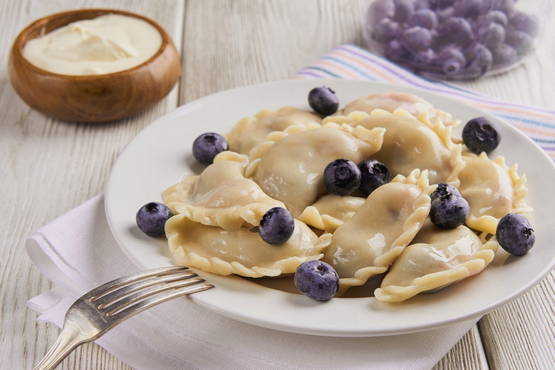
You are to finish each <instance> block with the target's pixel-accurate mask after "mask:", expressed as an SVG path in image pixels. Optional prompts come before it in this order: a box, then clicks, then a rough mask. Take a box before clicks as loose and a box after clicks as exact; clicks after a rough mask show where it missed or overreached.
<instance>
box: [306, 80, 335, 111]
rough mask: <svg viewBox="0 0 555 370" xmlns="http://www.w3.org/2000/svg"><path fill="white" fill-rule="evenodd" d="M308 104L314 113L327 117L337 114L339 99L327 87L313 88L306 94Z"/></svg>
mask: <svg viewBox="0 0 555 370" xmlns="http://www.w3.org/2000/svg"><path fill="white" fill-rule="evenodd" d="M308 104H309V105H310V107H311V108H312V109H314V111H315V112H317V113H319V114H321V115H322V116H329V115H331V114H334V113H335V112H337V108H339V98H338V97H337V95H335V91H333V90H332V89H330V88H329V87H326V86H322V87H315V88H314V89H312V90H310V92H309V93H308Z"/></svg>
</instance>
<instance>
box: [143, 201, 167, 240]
mask: <svg viewBox="0 0 555 370" xmlns="http://www.w3.org/2000/svg"><path fill="white" fill-rule="evenodd" d="M171 216H172V213H171V211H170V209H169V208H168V207H166V206H165V205H163V204H162V203H156V202H151V203H147V204H145V205H144V206H142V207H141V208H140V209H139V211H138V212H137V216H136V217H135V219H136V221H137V226H139V229H141V231H142V232H144V233H145V234H146V235H148V236H162V235H164V226H165V225H166V221H167V220H168V219H169V218H170V217H171Z"/></svg>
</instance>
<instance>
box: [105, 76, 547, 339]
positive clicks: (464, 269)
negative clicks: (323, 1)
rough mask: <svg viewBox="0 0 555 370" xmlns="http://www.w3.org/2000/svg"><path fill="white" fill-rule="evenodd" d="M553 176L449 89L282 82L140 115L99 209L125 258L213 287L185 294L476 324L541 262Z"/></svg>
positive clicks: (282, 311)
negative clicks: (185, 270)
mask: <svg viewBox="0 0 555 370" xmlns="http://www.w3.org/2000/svg"><path fill="white" fill-rule="evenodd" d="M553 183H555V168H554V165H553V162H552V161H551V159H550V158H549V157H548V156H547V155H546V154H545V153H544V152H543V151H542V149H540V148H539V147H538V146H537V145H536V144H535V143H534V142H533V141H532V140H530V139H529V138H528V137H526V136H525V135H524V134H522V133H521V132H519V131H518V130H517V129H516V128H514V127H512V126H510V125H509V124H507V123H506V122H504V121H503V120H501V119H499V118H497V117H495V116H492V115H491V114H488V113H486V112H484V111H482V110H480V109H478V108H476V107H472V106H469V105H466V104H464V103H462V102H460V101H457V100H454V99H453V98H450V97H445V96H442V95H439V94H435V93H430V92H427V91H421V90H418V89H415V88H410V87H405V86H400V85H391V84H385V83H375V82H366V81H349V80H325V79H311V80H287V81H276V82H270V83H265V84H261V85H253V86H247V87H242V88H237V89H232V90H227V91H223V92H220V93H217V94H214V95H210V96H207V97H204V98H201V99H199V100H196V101H193V102H191V103H188V104H186V105H184V106H182V107H180V108H178V109H177V110H175V111H174V112H172V113H170V114H167V115H165V116H163V117H161V118H159V119H158V120H156V121H155V122H153V123H152V124H151V125H150V126H148V127H147V128H145V129H144V130H143V131H142V132H141V133H140V134H139V135H138V136H137V137H136V138H135V139H134V140H133V141H132V142H131V143H130V144H129V145H128V146H127V148H126V149H125V150H124V151H123V152H122V153H121V155H120V156H119V158H118V160H117V161H116V163H115V164H114V167H113V169H112V173H111V175H110V178H109V180H108V182H107V185H106V189H105V208H106V214H107V219H108V223H109V225H110V229H111V231H112V233H113V235H114V237H115V239H116V241H117V242H118V244H119V246H120V247H121V248H122V250H123V251H124V252H125V254H126V255H127V256H128V257H129V258H130V259H131V260H132V261H133V262H134V263H135V264H136V265H137V266H139V267H141V268H145V269H146V268H156V267H162V266H169V265H182V266H188V267H190V268H191V269H193V270H194V271H195V272H196V273H197V274H199V275H200V276H202V277H203V278H205V279H206V280H208V281H210V282H211V283H213V284H214V285H215V286H216V288H215V289H211V290H208V291H205V292H201V293H199V294H194V295H192V296H191V297H190V298H191V300H192V301H193V302H195V303H196V304H199V305H201V306H204V307H206V308H208V309H211V310H214V311H216V312H218V313H220V314H222V315H225V316H227V317H230V318H233V319H236V320H240V321H243V322H247V323H250V324H253V325H258V326H262V327H266V328H271V329H276V330H283V331H289V332H296V333H303V334H312V335H325V336H346V337H357V336H359V337H371V336H383V335H395V334H403V333H411V332H417V331H423V330H429V329H432V328H437V327H441V326H445V325H448V324H450V323H454V322H458V321H463V320H471V319H477V318H478V317H480V316H481V315H483V314H485V313H487V312H489V311H491V310H493V309H494V308H496V307H498V306H499V305H502V304H504V303H506V302H508V301H509V300H511V299H514V298H515V297H517V296H519V295H520V294H522V293H524V292H525V291H527V290H528V289H530V288H531V287H533V286H534V285H535V284H536V283H537V282H538V281H539V280H540V279H541V278H542V277H544V276H545V275H546V274H547V273H548V272H549V271H550V270H551V269H552V268H553V266H554V264H555V249H553V248H552V246H551V244H550V241H552V240H555V228H553V227H552V225H550V219H551V217H552V213H553V210H555V198H554V197H553V196H552V193H551V191H550V187H551V186H550V184H553ZM176 304H191V303H189V302H187V301H185V300H182V301H178V302H177V303H176Z"/></svg>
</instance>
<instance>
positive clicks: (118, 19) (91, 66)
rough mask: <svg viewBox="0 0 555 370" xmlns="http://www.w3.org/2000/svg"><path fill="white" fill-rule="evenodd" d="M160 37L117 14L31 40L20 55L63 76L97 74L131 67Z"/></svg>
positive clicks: (155, 47)
mask: <svg viewBox="0 0 555 370" xmlns="http://www.w3.org/2000/svg"><path fill="white" fill-rule="evenodd" d="M161 45H162V36H161V35H160V32H159V31H158V30H157V29H156V28H155V27H154V26H152V25H151V24H150V23H148V22H146V21H144V20H142V19H140V18H136V17H130V16H125V15H119V14H107V15H102V16H99V17H97V18H94V19H87V20H81V21H76V22H73V23H70V24H68V25H66V26H64V27H61V28H58V29H56V30H54V31H52V32H50V33H47V34H46V35H44V36H41V37H38V38H36V39H33V40H30V41H28V42H27V43H26V44H25V47H24V48H23V56H24V57H25V59H27V60H28V61H29V62H30V63H31V64H33V65H35V66H37V67H39V68H42V69H44V70H47V71H49V72H53V73H59V74H64V75H98V74H105V73H112V72H117V71H123V70H126V69H130V68H133V67H135V66H137V65H139V64H141V63H143V62H145V61H146V60H148V59H149V58H151V57H152V56H153V55H154V54H156V52H157V51H158V50H159V49H160V46H161Z"/></svg>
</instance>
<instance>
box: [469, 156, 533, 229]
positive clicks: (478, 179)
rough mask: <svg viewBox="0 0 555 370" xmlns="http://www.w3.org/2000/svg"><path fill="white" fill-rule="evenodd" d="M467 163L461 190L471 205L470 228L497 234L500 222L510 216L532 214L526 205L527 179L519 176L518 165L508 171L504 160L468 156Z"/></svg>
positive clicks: (508, 168) (500, 158)
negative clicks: (512, 214) (508, 214)
mask: <svg viewBox="0 0 555 370" xmlns="http://www.w3.org/2000/svg"><path fill="white" fill-rule="evenodd" d="M463 159H464V161H465V163H466V164H465V167H464V169H463V170H462V172H461V173H460V175H459V178H460V187H459V190H460V191H461V194H462V196H463V197H464V198H465V199H466V200H467V201H468V204H469V205H470V214H469V215H468V217H467V219H466V224H467V225H468V226H469V227H471V228H472V229H474V230H478V231H485V232H487V233H489V234H495V231H496V229H497V223H498V222H499V219H501V217H503V216H505V215H506V214H507V213H510V212H513V213H522V214H524V215H527V214H529V213H530V212H531V211H532V208H531V207H530V206H528V205H527V204H526V196H527V194H528V188H527V187H526V176H520V175H519V174H518V173H517V166H516V165H514V166H512V167H508V166H507V165H506V164H505V160H504V159H503V157H498V158H497V159H495V160H491V159H489V158H488V156H487V155H486V154H485V153H482V154H480V155H479V156H476V155H473V154H465V156H464V158H463Z"/></svg>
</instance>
